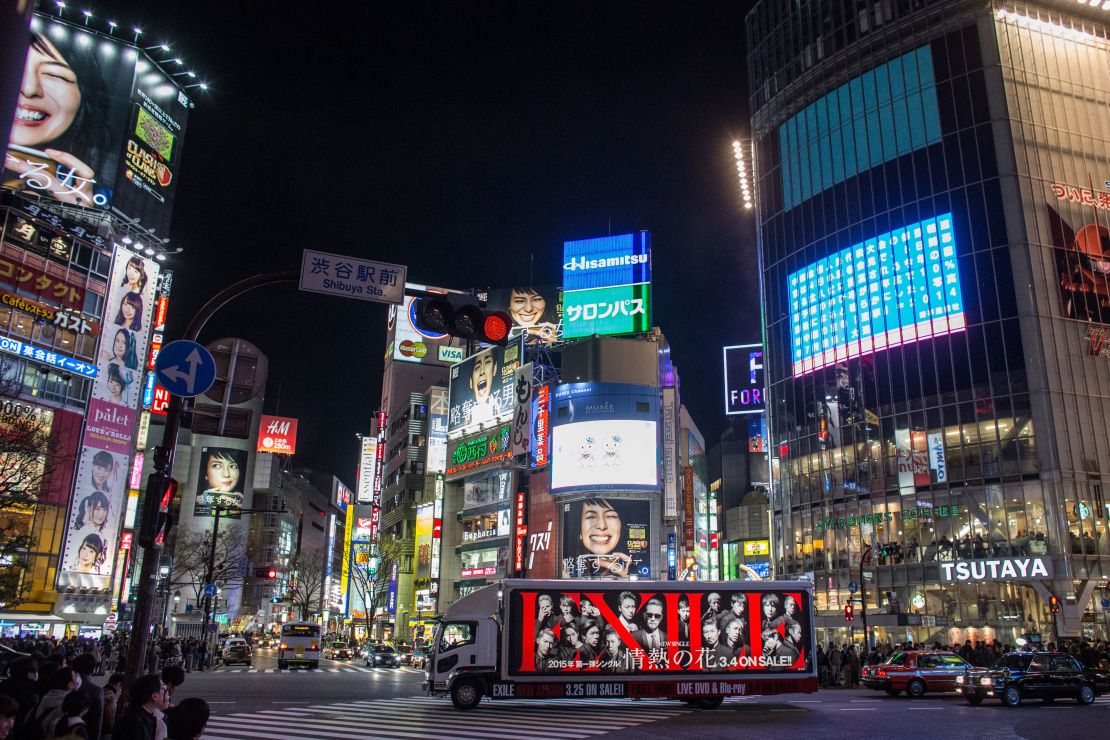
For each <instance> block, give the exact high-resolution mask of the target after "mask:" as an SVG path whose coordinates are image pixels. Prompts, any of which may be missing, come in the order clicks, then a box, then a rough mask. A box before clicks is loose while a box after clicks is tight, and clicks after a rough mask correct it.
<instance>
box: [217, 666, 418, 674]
mask: <svg viewBox="0 0 1110 740" xmlns="http://www.w3.org/2000/svg"><path fill="white" fill-rule="evenodd" d="M211 672H212V673H286V674H288V673H295V674H301V675H303V674H305V673H316V674H324V673H420V674H422V673H424V671H421V670H419V669H416V668H382V669H378V670H375V669H373V668H361V667H359V666H344V667H342V668H244V667H238V668H232V667H231V666H220V667H219V668H215V669H213V670H212V671H211Z"/></svg>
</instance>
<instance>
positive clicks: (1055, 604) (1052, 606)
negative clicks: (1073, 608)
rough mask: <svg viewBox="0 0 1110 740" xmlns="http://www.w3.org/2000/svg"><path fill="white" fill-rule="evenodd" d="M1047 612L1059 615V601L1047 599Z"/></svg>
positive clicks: (1050, 597) (1054, 598)
mask: <svg viewBox="0 0 1110 740" xmlns="http://www.w3.org/2000/svg"><path fill="white" fill-rule="evenodd" d="M1048 610H1049V611H1051V612H1052V613H1053V614H1059V613H1060V599H1058V598H1056V597H1055V596H1049V597H1048Z"/></svg>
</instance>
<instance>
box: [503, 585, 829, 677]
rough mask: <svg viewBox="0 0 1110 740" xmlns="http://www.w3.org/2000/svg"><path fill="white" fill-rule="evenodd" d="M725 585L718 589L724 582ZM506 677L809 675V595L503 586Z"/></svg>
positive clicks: (782, 589) (771, 590) (767, 588)
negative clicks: (506, 628) (505, 620)
mask: <svg viewBox="0 0 1110 740" xmlns="http://www.w3.org/2000/svg"><path fill="white" fill-rule="evenodd" d="M724 585H725V584H722V586H724ZM505 598H506V599H508V609H509V614H510V615H511V618H510V619H509V624H508V634H507V638H506V639H507V641H508V642H507V648H508V650H507V655H508V665H507V671H506V673H507V675H508V677H510V678H526V677H544V678H550V679H556V680H557V679H572V680H581V679H585V678H588V677H596V678H598V679H604V678H605V677H608V676H612V677H618V676H619V677H635V678H649V677H661V678H663V677H679V676H683V675H696V674H726V675H736V676H738V677H739V676H747V675H771V674H795V675H802V674H811V673H812V672H813V670H814V662H813V632H812V627H813V625H812V623H811V616H810V615H811V614H812V610H811V604H810V593H809V591H808V590H805V589H803V588H793V587H792V585H791V584H782V583H778V584H763V585H760V586H759V587H756V588H745V589H738V588H735V587H733V588H728V587H722V588H719V589H709V588H706V587H705V586H702V587H700V588H690V587H689V586H688V585H685V584H678V583H675V584H658V583H650V584H649V583H640V584H638V583H636V582H625V583H622V584H619V585H618V584H612V585H602V584H598V585H597V586H596V587H595V586H592V585H591V586H590V587H588V588H582V587H581V585H577V586H576V587H569V585H568V587H564V588H559V587H557V586H555V585H553V586H552V587H550V588H531V587H528V588H518V589H512V590H507V592H506V597H505Z"/></svg>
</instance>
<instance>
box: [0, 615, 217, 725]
mask: <svg viewBox="0 0 1110 740" xmlns="http://www.w3.org/2000/svg"><path fill="white" fill-rule="evenodd" d="M0 644H3V645H5V646H6V647H8V648H10V649H11V650H13V651H16V653H8V655H9V656H10V655H17V654H18V653H23V654H24V655H19V656H18V657H15V658H14V659H13V660H10V662H8V663H7V678H5V679H4V680H3V681H2V682H0V740H43V739H45V738H64V739H65V740H101V739H102V738H103V739H104V740H109V739H110V740H195V738H199V737H200V736H201V735H202V734H203V732H204V727H205V725H206V724H207V722H208V717H209V708H208V704H207V702H205V701H204V700H203V699H183V700H181V701H179V702H176V701H175V700H174V695H175V692H177V690H178V689H179V688H180V687H181V686H182V684H184V682H185V674H186V673H187V672H188V671H190V670H193V668H194V667H198V666H199V665H200V664H203V657H204V651H203V650H199V651H198V650H196V649H195V648H196V647H197V645H198V644H199V643H197V641H190V640H163V641H158V642H157V643H156V644H153V643H152V649H151V650H150V651H148V656H147V659H148V660H147V663H148V665H147V670H148V671H150V672H149V673H147V674H146V675H143V676H141V677H139V678H138V679H136V680H135V682H134V683H133V684H132V685H131V687H130V689H129V690H128V691H127V699H128V700H129V701H128V703H127V707H126V709H125V710H124V711H122V712H121V711H119V710H120V707H121V703H122V700H123V697H124V686H123V675H122V673H121V671H122V669H123V663H124V662H125V660H126V656H127V636H126V635H117V636H115V637H104V638H101V639H95V640H94V639H86V638H69V639H65V640H56V639H52V638H34V639H13V638H4V639H3V640H2V641H0ZM197 658H199V659H200V663H199V664H198V662H197V660H196V659H197ZM109 671H111V673H110V674H109ZM105 675H107V680H106V681H105V682H104V685H103V686H101V685H99V682H98V681H96V680H94V677H96V676H105Z"/></svg>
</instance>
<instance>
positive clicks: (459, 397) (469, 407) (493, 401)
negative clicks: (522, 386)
mask: <svg viewBox="0 0 1110 740" xmlns="http://www.w3.org/2000/svg"><path fill="white" fill-rule="evenodd" d="M520 355H521V349H520V344H519V343H517V344H510V345H508V346H506V347H490V348H489V349H485V350H482V351H481V352H479V353H477V354H475V355H471V356H470V357H468V358H466V359H465V360H463V361H462V362H460V363H458V364H456V365H455V366H454V367H452V368H451V385H450V392H451V400H450V408H449V411H448V415H447V433H448V434H450V435H452V436H455V435H456V434H457V433H466V432H469V431H474V430H476V429H478V427H479V425H486V426H488V425H490V424H496V423H497V422H499V421H502V420H504V419H508V418H509V417H510V416H512V413H513V408H514V404H515V402H516V396H515V395H514V389H513V376H514V374H515V372H516V369H517V368H518V367H519V366H520Z"/></svg>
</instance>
